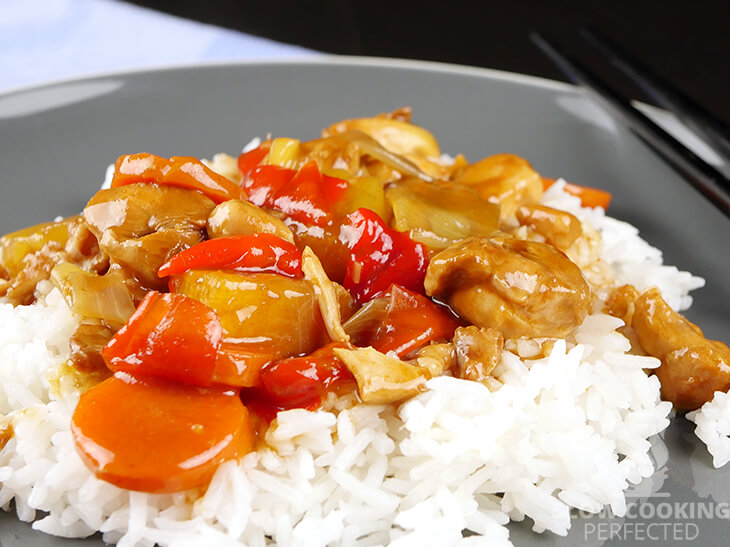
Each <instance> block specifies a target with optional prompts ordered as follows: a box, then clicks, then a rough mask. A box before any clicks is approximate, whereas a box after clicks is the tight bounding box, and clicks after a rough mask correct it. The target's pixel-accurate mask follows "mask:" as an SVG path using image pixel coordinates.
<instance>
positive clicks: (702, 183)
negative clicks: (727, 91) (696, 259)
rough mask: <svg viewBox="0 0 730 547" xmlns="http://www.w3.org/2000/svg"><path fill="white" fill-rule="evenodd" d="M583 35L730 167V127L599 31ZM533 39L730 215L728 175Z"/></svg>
mask: <svg viewBox="0 0 730 547" xmlns="http://www.w3.org/2000/svg"><path fill="white" fill-rule="evenodd" d="M581 34H582V36H583V37H584V38H585V39H586V41H587V42H588V43H590V44H591V45H593V46H594V47H595V48H596V49H597V50H598V51H599V52H600V53H601V54H602V55H603V56H604V57H606V58H607V59H608V60H609V61H610V62H611V63H612V64H613V65H614V66H615V67H616V68H618V69H619V70H621V71H622V72H624V73H625V74H626V75H627V76H628V77H629V78H630V79H632V80H633V81H634V82H635V83H636V84H637V85H639V86H640V87H641V88H642V89H644V91H645V92H646V93H647V94H648V95H649V96H650V97H651V98H652V99H653V100H654V101H655V102H656V103H657V104H658V105H659V106H661V107H663V108H665V109H667V110H669V111H671V112H673V113H674V114H675V115H676V116H677V118H679V119H680V120H681V121H682V122H683V123H684V124H685V125H686V126H687V127H689V128H690V129H691V130H693V132H694V133H696V134H697V135H698V136H699V137H700V138H702V140H703V141H705V142H706V143H707V144H708V146H710V147H711V148H712V149H713V150H714V151H715V152H716V153H717V154H718V155H719V156H720V157H721V158H723V160H724V161H725V162H726V163H730V129H729V128H728V127H727V126H726V125H725V124H723V123H722V122H721V121H720V120H718V119H717V118H714V117H713V116H712V115H711V114H709V113H708V112H707V111H706V110H705V109H703V108H702V107H701V106H699V105H697V104H695V103H694V102H693V101H692V100H691V99H689V98H688V97H686V96H685V95H683V94H682V93H681V92H679V91H678V90H676V89H675V88H673V86H672V85H671V84H669V83H667V82H665V81H663V80H662V79H661V78H659V77H658V76H657V75H656V74H653V73H652V72H651V71H650V70H649V69H648V68H646V67H645V66H644V65H643V64H641V63H640V62H639V61H637V60H636V59H633V58H632V57H631V56H630V55H629V54H628V53H626V52H625V51H623V50H622V49H621V48H620V47H619V46H617V45H616V44H614V43H612V42H611V41H610V40H609V39H607V38H605V37H603V36H601V35H599V34H598V33H597V32H596V31H590V30H586V29H584V30H582V31H581ZM530 38H531V39H532V41H533V42H534V43H535V45H537V47H538V48H540V50H541V51H542V52H543V53H544V54H545V55H547V57H548V58H549V59H550V60H551V61H552V62H553V63H554V64H555V65H556V66H557V67H558V68H559V69H560V70H561V71H562V72H563V74H565V76H567V77H568V78H569V79H570V80H571V81H572V82H573V83H575V84H577V85H580V86H581V87H583V88H584V89H585V90H586V91H587V92H588V93H589V94H590V95H591V96H593V97H594V98H596V99H597V100H598V101H599V102H600V103H601V104H602V105H604V106H605V107H606V108H607V109H608V110H609V111H610V112H612V113H613V114H614V115H615V116H617V117H618V118H619V119H621V120H622V121H623V122H624V123H625V124H626V125H627V126H628V127H629V128H630V129H631V130H632V131H633V132H634V133H636V134H637V135H638V136H639V137H640V138H641V139H642V140H644V142H646V143H647V144H648V145H649V146H650V147H651V148H652V149H653V150H654V151H655V152H656V153H657V154H659V156H661V157H662V158H663V159H664V160H665V161H666V162H667V163H669V165H671V166H672V167H673V168H674V169H675V170H676V171H677V172H679V173H680V174H681V175H682V176H683V177H684V178H685V179H687V181H689V182H690V184H692V186H694V187H695V188H696V189H697V190H698V191H700V192H701V193H702V194H703V195H704V196H705V197H706V198H707V199H709V200H710V201H711V202H712V203H713V204H714V205H715V206H716V207H717V208H718V209H720V211H722V212H723V213H724V214H725V216H727V217H730V180H728V178H727V177H726V176H725V175H724V174H722V173H721V172H720V171H718V170H717V169H716V168H715V167H713V166H712V165H710V164H708V163H706V162H705V161H704V160H703V159H701V158H700V157H699V156H697V155H696V154H695V153H694V152H692V151H691V150H690V149H689V148H687V147H686V146H684V145H683V144H682V143H681V142H679V141H678V140H677V139H675V138H674V137H673V136H672V135H670V134H669V133H667V132H666V131H665V130H664V129H662V128H661V127H660V126H659V125H657V124H656V123H654V122H653V121H652V120H651V119H650V118H649V117H647V116H646V115H645V114H644V113H643V112H641V111H640V110H638V109H637V108H635V107H634V106H633V104H632V103H631V100H630V99H628V98H626V97H624V96H623V95H621V94H620V93H618V92H617V91H615V90H614V89H613V88H612V87H611V86H609V85H608V84H606V83H605V82H604V81H603V80H602V79H601V78H600V77H598V76H597V75H596V74H595V73H594V72H592V71H591V70H590V69H588V68H587V67H585V66H583V65H582V64H581V63H580V62H578V61H576V60H575V59H573V58H572V57H570V56H569V55H568V54H566V53H565V52H564V51H563V50H562V49H561V48H560V47H558V46H557V45H555V44H554V43H552V42H550V41H548V40H547V39H546V38H545V37H543V36H541V35H540V34H538V33H532V34H531V35H530Z"/></svg>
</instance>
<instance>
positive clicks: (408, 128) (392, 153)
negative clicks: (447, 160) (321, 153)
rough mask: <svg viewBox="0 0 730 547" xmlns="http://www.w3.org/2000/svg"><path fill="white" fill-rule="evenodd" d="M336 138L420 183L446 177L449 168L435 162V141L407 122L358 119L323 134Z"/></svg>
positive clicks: (340, 123)
mask: <svg viewBox="0 0 730 547" xmlns="http://www.w3.org/2000/svg"><path fill="white" fill-rule="evenodd" d="M335 135H340V136H341V137H343V138H347V139H348V140H350V141H352V142H353V143H355V145H356V146H358V147H359V148H361V149H362V151H363V152H365V153H366V154H369V155H371V156H372V157H373V158H375V159H377V160H379V161H381V162H383V163H384V164H386V165H389V166H390V167H392V168H393V169H395V170H396V171H399V172H401V173H403V174H405V175H408V176H415V177H418V178H421V179H422V180H433V179H434V178H441V179H443V178H446V174H447V172H448V169H444V168H443V167H442V166H441V165H440V164H439V163H437V162H436V161H435V160H437V159H438V158H439V157H440V156H441V150H440V148H439V145H438V142H437V141H436V139H435V138H434V136H433V135H432V134H431V133H430V132H429V131H427V130H426V129H424V128H422V127H419V126H417V125H414V124H412V123H410V122H406V121H403V120H402V119H394V118H387V117H374V118H357V119H351V120H343V121H341V122H338V123H336V124H334V125H331V126H330V127H328V128H327V129H325V130H324V131H322V136H324V137H330V136H335ZM368 141H374V142H372V143H369V142H368ZM374 144H375V145H377V146H373V145H374ZM404 160H405V161H404ZM409 164H410V165H415V169H413V168H410V167H409Z"/></svg>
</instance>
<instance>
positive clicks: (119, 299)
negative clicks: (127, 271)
mask: <svg viewBox="0 0 730 547" xmlns="http://www.w3.org/2000/svg"><path fill="white" fill-rule="evenodd" d="M51 281H52V282H53V284H54V285H55V286H56V287H57V288H58V290H59V291H61V294H62V295H63V297H64V300H65V301H66V304H68V306H69V308H71V310H72V311H73V312H74V313H77V314H79V315H80V316H81V317H83V318H86V319H101V320H103V321H105V322H106V323H107V324H108V325H109V326H111V327H114V328H119V327H121V326H122V325H124V323H126V322H127V319H129V317H130V316H131V315H132V314H133V313H134V303H133V302H132V297H131V296H130V295H129V290H128V289H127V286H126V284H125V277H124V274H123V273H122V272H121V270H120V269H119V268H111V269H109V271H108V272H107V273H106V274H104V275H97V274H95V273H90V272H85V271H83V270H82V269H81V268H79V267H78V266H76V265H74V264H70V263H68V262H64V263H61V264H57V265H56V266H55V267H54V268H53V270H51Z"/></svg>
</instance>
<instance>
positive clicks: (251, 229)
mask: <svg viewBox="0 0 730 547" xmlns="http://www.w3.org/2000/svg"><path fill="white" fill-rule="evenodd" d="M207 230H208V237H210V238H215V237H228V236H247V235H251V234H258V233H266V234H273V235H275V236H279V237H280V238H281V239H284V240H286V241H288V242H290V243H294V234H292V231H291V230H290V229H289V228H287V226H286V224H284V222H283V221H281V220H279V219H278V218H276V217H274V216H272V215H270V214H269V213H267V212H266V211H264V210H263V209H261V208H260V207H256V206H255V205H254V204H253V203H251V202H250V201H244V200H240V199H231V200H228V201H224V202H223V203H221V204H219V205H216V207H215V209H213V211H211V213H210V216H209V217H208V227H207Z"/></svg>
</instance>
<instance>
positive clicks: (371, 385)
mask: <svg viewBox="0 0 730 547" xmlns="http://www.w3.org/2000/svg"><path fill="white" fill-rule="evenodd" d="M332 351H333V352H334V354H335V355H336V356H337V357H339V358H340V360H342V362H343V363H345V366H346V367H347V368H348V370H349V371H350V372H351V373H352V375H353V376H354V377H355V381H356V382H357V393H358V395H359V396H360V399H361V400H362V401H363V402H364V403H373V404H385V403H397V402H400V401H402V400H404V399H408V398H409V397H413V396H414V395H417V394H418V393H419V392H421V391H423V390H424V389H425V387H426V379H427V376H429V372H428V370H427V369H423V368H421V367H418V366H415V365H411V364H410V363H406V362H404V361H401V360H400V359H396V358H395V357H390V356H388V355H385V354H383V353H380V352H379V351H377V350H375V349H373V348H356V349H353V350H349V349H344V348H334V349H333V350H332Z"/></svg>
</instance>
